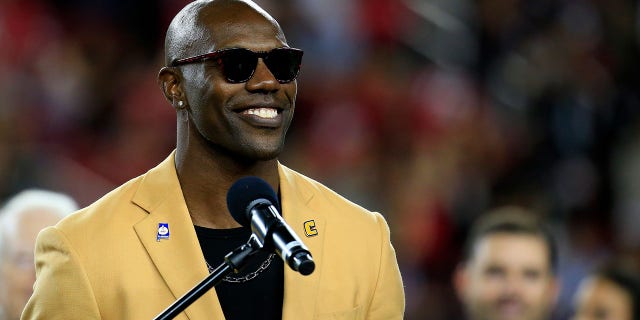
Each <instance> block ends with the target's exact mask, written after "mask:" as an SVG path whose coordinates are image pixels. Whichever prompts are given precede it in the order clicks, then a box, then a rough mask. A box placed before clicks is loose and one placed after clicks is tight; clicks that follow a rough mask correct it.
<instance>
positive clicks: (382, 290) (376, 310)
mask: <svg viewBox="0 0 640 320" xmlns="http://www.w3.org/2000/svg"><path fill="white" fill-rule="evenodd" d="M376 218H377V222H378V227H379V228H380V236H381V238H380V243H381V249H380V269H379V272H378V279H377V283H376V287H375V291H374V294H373V298H372V301H371V305H370V307H369V311H368V313H367V316H366V318H367V319H380V320H382V319H384V320H390V319H403V318H404V308H405V297H404V287H403V284H402V277H401V275H400V268H399V267H398V261H397V259H396V253H395V250H394V248H393V246H392V245H391V239H390V232H389V226H388V225H387V223H386V221H385V220H384V218H383V217H382V216H381V215H380V214H379V213H376Z"/></svg>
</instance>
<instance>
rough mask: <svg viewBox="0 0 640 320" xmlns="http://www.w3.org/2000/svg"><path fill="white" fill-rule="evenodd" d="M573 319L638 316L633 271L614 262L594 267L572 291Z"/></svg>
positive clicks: (638, 319)
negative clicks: (573, 292)
mask: <svg viewBox="0 0 640 320" xmlns="http://www.w3.org/2000/svg"><path fill="white" fill-rule="evenodd" d="M575 310H576V312H575V315H574V317H573V319H574V320H640V279H639V278H638V274H637V271H635V272H634V271H632V270H631V269H627V268H624V267H622V266H617V265H609V266H605V267H602V268H601V269H598V270H596V271H595V272H593V273H592V274H591V275H590V276H588V277H587V278H585V279H583V280H582V282H581V283H580V287H579V288H578V291H577V292H576V294H575Z"/></svg>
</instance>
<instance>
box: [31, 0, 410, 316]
mask: <svg viewBox="0 0 640 320" xmlns="http://www.w3.org/2000/svg"><path fill="white" fill-rule="evenodd" d="M302 55H303V54H302V50H299V49H295V48H292V47H290V46H289V44H288V43H287V40H286V38H285V35H284V33H283V31H282V29H281V28H280V26H279V24H278V22H277V21H276V20H275V19H274V18H273V17H271V16H270V15H269V14H268V13H267V12H266V11H264V10H263V9H262V8H260V7H259V6H258V5H256V4H255V3H253V2H251V1H249V0H211V1H204V0H202V1H194V2H191V3H189V4H187V5H186V7H185V8H183V9H182V10H181V11H180V12H179V13H178V14H177V15H176V16H175V17H174V19H173V20H172V22H171V23H170V25H169V28H168V30H167V33H166V38H165V66H164V67H163V68H161V70H160V72H159V75H158V80H159V84H160V87H161V89H162V93H163V94H164V96H165V98H166V99H167V101H168V102H169V103H170V104H171V106H172V107H173V108H174V110H175V112H176V115H177V145H176V149H175V151H173V152H171V153H170V155H169V156H168V157H167V158H166V160H164V161H163V162H161V163H160V164H159V165H158V166H156V167H155V168H153V169H151V170H149V171H148V172H147V173H145V174H143V175H142V176H139V177H137V178H133V179H132V180H130V181H129V182H126V183H125V184H123V185H122V186H120V187H118V188H116V189H115V190H113V191H112V192H110V193H108V194H107V195H105V196H104V197H102V198H101V199H99V200H98V201H96V202H95V203H93V204H91V205H89V206H88V207H86V208H83V209H81V210H80V211H79V212H78V213H76V214H74V215H72V216H70V217H68V218H66V219H64V220H63V221H61V222H60V223H58V224H57V225H56V226H55V227H50V228H47V229H45V230H44V231H43V232H41V233H40V235H39V237H38V240H37V244H36V256H35V259H36V266H37V270H36V284H35V286H34V293H33V295H32V297H31V298H30V300H29V302H28V304H27V307H26V308H25V311H24V313H23V315H22V318H23V319H49V320H50V319H83V320H87V319H118V320H122V319H136V320H138V319H151V318H153V317H154V316H156V315H159V314H160V313H162V311H163V310H165V308H167V307H168V306H169V305H170V304H172V303H173V302H174V301H175V300H176V299H177V298H179V297H181V296H182V295H184V294H185V293H186V292H187V291H189V290H191V289H192V288H193V287H194V286H196V285H197V284H199V283H200V282H201V281H202V280H203V279H205V278H206V277H207V276H208V275H209V274H210V273H212V272H213V268H212V266H217V265H219V264H221V263H222V262H223V261H224V257H225V255H226V254H227V253H229V252H230V251H231V250H233V249H235V248H238V247H239V246H240V245H243V244H245V243H246V242H247V240H248V239H249V237H250V236H251V229H249V228H246V227H242V226H241V224H240V223H239V222H237V221H236V220H234V218H233V216H232V215H231V212H230V210H229V208H227V192H228V190H229V188H230V187H231V186H232V185H233V183H234V182H236V181H237V180H238V179H240V178H242V177H246V176H255V177H259V178H261V179H262V180H264V181H266V183H267V184H268V185H270V187H271V188H272V189H273V190H274V191H275V193H277V196H274V197H277V198H279V200H278V202H279V203H280V204H281V208H282V216H283V218H284V219H285V220H286V221H287V223H288V224H289V226H290V227H291V229H292V230H294V232H295V233H296V234H298V235H300V237H304V238H303V242H304V243H305V245H306V246H307V247H308V248H309V251H310V252H311V253H312V255H313V258H314V260H315V262H316V266H315V271H314V272H313V273H312V274H310V275H308V276H302V275H300V274H299V273H296V272H295V271H293V270H292V269H291V268H289V267H287V266H285V265H284V263H283V261H282V259H280V258H279V257H276V258H274V256H275V255H274V253H272V252H269V251H267V250H260V251H259V252H257V253H255V255H252V256H251V262H249V263H248V264H247V266H246V267H245V268H243V269H242V270H239V272H238V273H234V274H229V275H227V276H225V277H224V279H223V280H222V282H220V283H219V284H218V285H216V287H215V288H214V289H212V290H209V291H207V292H206V293H205V294H204V295H202V296H201V297H200V298H199V299H198V300H197V301H195V302H194V303H193V304H191V305H190V306H189V307H188V308H186V309H185V310H184V312H182V313H180V314H179V315H178V316H177V317H176V319H192V320H193V319H225V318H226V319H234V320H236V319H296V320H297V319H380V320H383V319H384V320H388V319H402V317H403V313H404V289H403V284H402V279H401V276H400V271H399V268H398V263H397V260H396V256H395V250H394V248H393V246H392V244H391V241H390V231H389V227H388V225H387V223H386V220H385V219H384V217H383V216H382V215H381V214H380V213H377V212H371V211H369V210H366V209H364V208H362V207H361V206H358V205H356V204H354V203H353V202H351V201H349V200H347V199H345V198H343V197H342V196H340V195H338V194H337V193H335V192H334V191H332V190H330V189H329V188H327V187H326V186H324V185H322V184H321V183H319V182H317V181H314V180H312V179H310V178H308V177H306V176H304V175H302V174H300V173H298V172H296V171H294V170H292V169H290V168H288V167H286V166H284V165H283V164H282V163H280V161H279V160H278V157H279V155H280V153H281V152H282V149H283V147H284V140H285V135H286V132H287V130H288V128H289V125H290V124H291V121H292V118H293V113H294V109H295V101H296V95H297V82H296V78H297V76H298V72H299V71H300V66H301V61H302ZM114 81H117V77H114ZM140 107H142V106H140ZM149 112H153V111H152V110H149ZM132 156H140V155H132ZM60 292H63V293H64V294H60Z"/></svg>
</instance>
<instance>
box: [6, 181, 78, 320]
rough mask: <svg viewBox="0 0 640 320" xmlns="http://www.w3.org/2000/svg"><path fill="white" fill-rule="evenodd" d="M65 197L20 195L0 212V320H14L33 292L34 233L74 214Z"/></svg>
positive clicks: (31, 192) (70, 201)
mask: <svg viewBox="0 0 640 320" xmlns="http://www.w3.org/2000/svg"><path fill="white" fill-rule="evenodd" d="M77 209H78V207H77V205H76V202H75V201H74V200H73V199H71V198H70V197H69V196H67V195H65V194H61V193H57V192H52V191H48V190H39V189H29V190H25V191H22V192H20V193H18V194H16V195H15V196H13V197H12V198H11V199H9V200H8V201H7V202H6V204H5V205H4V206H3V207H2V209H0V320H18V319H20V313H22V309H23V308H24V306H25V305H26V304H27V300H28V299H29V297H30V296H31V293H32V292H33V282H34V281H35V270H34V267H33V248H34V246H35V241H36V236H37V235H38V232H39V231H40V230H42V229H43V228H45V227H47V226H52V225H54V224H56V223H57V222H58V221H59V220H60V219H62V218H64V217H65V216H67V215H68V214H70V213H72V212H73V211H75V210H77Z"/></svg>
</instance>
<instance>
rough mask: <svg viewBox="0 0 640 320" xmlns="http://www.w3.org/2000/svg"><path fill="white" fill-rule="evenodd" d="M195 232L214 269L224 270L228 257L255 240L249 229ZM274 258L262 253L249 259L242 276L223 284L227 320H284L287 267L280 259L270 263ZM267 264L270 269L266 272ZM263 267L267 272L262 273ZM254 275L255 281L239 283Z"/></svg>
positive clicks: (222, 301)
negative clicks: (223, 264)
mask: <svg viewBox="0 0 640 320" xmlns="http://www.w3.org/2000/svg"><path fill="white" fill-rule="evenodd" d="M195 229H196V234H197V235H198V241H199V242H200V247H201V248H202V253H203V254H204V257H205V259H206V260H207V262H208V263H209V265H210V266H211V267H213V268H217V267H218V266H220V264H222V263H223V262H224V256H226V255H227V254H228V253H229V252H231V251H233V250H234V249H236V248H238V247H240V246H241V245H243V244H245V243H247V241H248V239H249V236H251V230H250V229H249V228H235V229H209V228H204V227H200V226H195ZM270 255H271V253H270V252H263V251H262V250H261V251H258V252H257V253H255V254H254V255H253V256H250V257H249V258H248V259H247V264H246V266H245V267H244V268H243V269H242V270H240V272H239V273H233V272H232V273H230V274H229V275H228V276H229V277H232V278H233V279H232V280H231V281H233V282H229V281H227V280H223V281H221V282H220V283H218V284H217V285H216V286H215V290H216V293H217V294H218V299H219V301H220V305H221V306H222V311H223V312H224V316H225V318H227V320H243V319H282V299H283V294H284V263H283V261H282V259H280V257H279V256H277V255H275V256H273V257H272V258H271V259H269V258H270ZM269 260H270V261H271V262H270V263H269ZM203 263H204V261H203ZM267 264H268V267H266V268H264V267H265V266H266V265H267ZM261 266H262V268H264V270H262V271H258V270H259V269H261ZM253 272H257V273H258V274H257V276H255V278H253V279H251V280H248V281H245V282H241V283H237V282H236V281H244V279H243V278H246V276H247V275H249V276H250V275H251V273H253Z"/></svg>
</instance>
